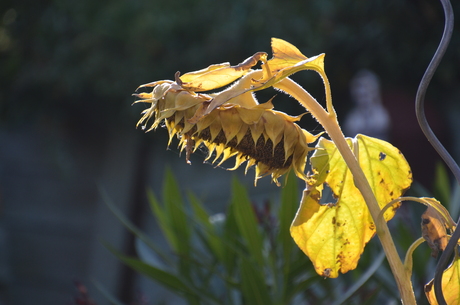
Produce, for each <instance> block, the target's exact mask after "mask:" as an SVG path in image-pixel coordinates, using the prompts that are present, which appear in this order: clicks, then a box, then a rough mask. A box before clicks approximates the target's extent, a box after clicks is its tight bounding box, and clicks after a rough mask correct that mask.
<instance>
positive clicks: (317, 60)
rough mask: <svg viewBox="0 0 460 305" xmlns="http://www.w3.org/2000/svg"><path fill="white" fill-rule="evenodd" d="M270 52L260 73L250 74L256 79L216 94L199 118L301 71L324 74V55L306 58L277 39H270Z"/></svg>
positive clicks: (290, 45)
mask: <svg viewBox="0 0 460 305" xmlns="http://www.w3.org/2000/svg"><path fill="white" fill-rule="evenodd" d="M272 51H273V58H272V59H270V60H269V61H268V62H264V64H263V65H262V73H260V72H259V71H260V70H259V71H257V70H256V71H253V72H251V73H257V74H256V75H257V77H256V76H255V75H253V76H251V78H249V79H241V80H240V81H244V83H245V86H241V85H239V84H238V83H236V84H235V86H234V87H232V88H230V89H227V90H225V91H223V92H222V93H221V94H217V95H216V96H215V97H214V99H213V101H212V102H211V104H210V105H209V107H207V109H205V110H203V111H202V114H201V116H204V115H207V114H209V113H210V112H211V111H212V110H214V109H215V108H216V107H218V106H220V105H222V104H224V103H226V102H228V101H229V100H230V99H233V98H236V97H238V96H240V95H242V94H245V93H247V92H252V91H258V90H262V89H266V88H269V87H271V86H274V85H275V84H276V83H278V82H280V81H282V80H283V79H285V78H286V77H288V76H289V75H291V74H294V73H296V72H299V71H302V70H314V71H317V72H320V73H323V72H324V56H325V54H320V55H318V56H314V57H311V58H308V57H306V56H305V55H303V54H302V53H300V51H299V49H297V48H296V47H295V46H293V45H292V44H290V43H289V42H287V41H284V40H282V39H278V38H272ZM262 59H263V58H262ZM246 61H247V60H246ZM248 80H250V82H248ZM196 119H198V118H196Z"/></svg>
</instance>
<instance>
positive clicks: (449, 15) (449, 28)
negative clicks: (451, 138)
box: [415, 0, 460, 305]
mask: <svg viewBox="0 0 460 305" xmlns="http://www.w3.org/2000/svg"><path fill="white" fill-rule="evenodd" d="M440 1H441V4H442V7H443V9H444V15H445V19H446V20H445V25H444V33H443V35H442V38H441V42H440V43H439V46H438V49H437V50H436V53H435V54H434V55H433V58H432V60H431V62H430V64H429V65H428V68H427V69H426V71H425V74H424V75H423V78H422V80H421V81H420V85H419V87H418V90H417V96H416V98H415V111H416V114H417V120H418V123H419V125H420V128H421V129H422V131H423V133H424V134H425V137H426V138H427V139H428V141H429V142H430V143H431V145H432V146H433V148H434V149H435V150H436V151H437V152H438V154H439V155H440V156H441V158H442V159H443V160H444V162H445V163H446V164H447V166H448V167H449V168H450V170H451V171H452V173H453V174H454V176H455V178H456V179H457V182H458V183H459V184H460V168H459V167H458V165H457V163H456V162H455V161H454V159H453V158H452V156H451V155H450V154H449V153H448V152H447V150H446V149H445V148H444V146H443V145H442V144H441V142H439V140H438V138H437V137H436V136H435V134H434V133H433V131H432V130H431V128H430V125H429V124H428V121H427V119H426V116H425V111H424V101H425V93H426V90H427V88H428V85H429V83H430V81H431V78H432V77H433V75H434V72H435V71H436V69H437V67H438V66H439V63H440V62H441V59H442V57H443V56H444V53H445V52H446V49H447V47H448V45H449V42H450V38H451V36H452V32H453V28H454V13H453V11H452V5H451V4H450V1H449V0H440ZM459 223H460V218H459V220H458V221H457V228H456V229H455V232H454V233H453V234H452V236H451V238H450V240H449V243H448V244H447V247H446V249H445V250H444V251H443V253H442V255H441V257H440V259H439V261H438V265H437V266H436V271H435V276H434V292H435V294H436V300H437V301H438V304H440V305H447V304H446V300H445V299H444V295H443V292H442V287H441V284H442V274H443V272H444V270H445V269H446V267H447V264H448V262H449V258H450V257H451V255H452V253H453V250H454V249H455V247H456V245H457V241H458V239H459V238H460V229H459Z"/></svg>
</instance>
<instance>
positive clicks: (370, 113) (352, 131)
mask: <svg viewBox="0 0 460 305" xmlns="http://www.w3.org/2000/svg"><path fill="white" fill-rule="evenodd" d="M350 93H351V98H352V101H353V102H354V103H355V105H356V106H355V107H354V108H353V109H352V110H351V111H350V112H349V113H348V115H347V117H346V118H345V124H344V125H343V126H344V133H345V135H346V136H353V137H354V136H355V135H356V134H358V133H362V134H365V135H367V136H371V137H375V138H379V139H387V138H388V132H389V127H390V116H389V114H388V111H387V110H386V109H385V107H384V106H383V105H382V101H381V95H380V83H379V79H378V77H377V75H376V74H375V73H373V72H371V71H369V70H361V71H359V72H358V73H357V74H356V75H355V77H353V79H352V80H351V82H350Z"/></svg>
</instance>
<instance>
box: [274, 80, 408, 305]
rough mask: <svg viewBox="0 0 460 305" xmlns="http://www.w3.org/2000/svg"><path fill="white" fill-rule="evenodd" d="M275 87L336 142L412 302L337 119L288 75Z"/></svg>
mask: <svg viewBox="0 0 460 305" xmlns="http://www.w3.org/2000/svg"><path fill="white" fill-rule="evenodd" d="M320 74H321V73H320ZM322 77H323V80H324V79H325V76H324V75H322ZM325 81H327V79H325ZM274 87H276V88H279V89H281V90H283V91H285V92H287V93H289V94H290V95H291V96H292V97H294V98H295V99H296V100H298V101H299V102H300V103H301V104H302V106H304V107H305V108H306V109H307V110H308V111H310V113H311V114H312V115H313V117H315V118H316V120H317V121H318V122H319V123H320V124H321V125H322V126H323V128H324V129H325V130H326V132H327V134H328V135H329V137H330V138H331V140H332V141H333V142H334V143H335V145H336V147H337V149H338V150H339V152H340V154H341V155H342V157H343V159H344V160H345V162H346V164H347V166H348V168H349V169H350V171H351V173H352V175H353V179H354V183H355V185H356V187H357V188H358V189H359V191H360V192H361V194H362V196H363V198H364V200H365V201H366V204H367V206H368V208H369V211H370V213H371V216H372V219H373V221H374V223H375V225H376V231H377V235H378V237H379V239H380V242H381V244H382V247H383V250H384V252H385V255H386V257H387V260H388V263H389V265H390V268H391V271H392V272H393V275H394V277H395V279H396V284H397V286H398V289H399V292H400V294H401V299H402V302H403V304H404V305H415V304H416V300H415V295H414V292H413V289H412V283H411V279H410V277H409V276H407V273H406V272H405V271H404V270H405V269H404V265H403V263H402V261H401V258H400V257H399V255H398V252H397V250H396V246H395V244H394V242H393V239H392V237H391V233H390V230H389V229H388V226H387V224H386V222H385V221H378V217H379V213H380V206H379V204H378V202H377V200H376V198H375V196H374V193H373V192H372V189H371V187H370V185H369V182H368V180H367V178H366V176H365V175H364V172H363V171H362V169H361V167H360V166H359V163H358V160H357V159H356V157H355V155H354V154H353V152H352V150H351V149H350V147H349V146H348V143H347V141H346V140H345V137H344V135H343V133H342V130H341V128H340V126H339V124H338V122H337V117H336V116H335V113H328V112H327V111H326V110H325V109H324V108H323V107H322V106H321V105H320V104H319V103H318V102H317V101H316V100H315V99H314V98H313V97H312V96H311V95H310V94H309V93H308V92H307V91H305V90H304V89H303V88H302V87H300V86H299V85H297V84H296V83H295V82H294V81H292V80H291V79H289V78H286V79H284V80H283V81H281V82H279V83H277V84H276V85H275V86H274ZM329 102H330V101H329ZM328 104H329V103H328Z"/></svg>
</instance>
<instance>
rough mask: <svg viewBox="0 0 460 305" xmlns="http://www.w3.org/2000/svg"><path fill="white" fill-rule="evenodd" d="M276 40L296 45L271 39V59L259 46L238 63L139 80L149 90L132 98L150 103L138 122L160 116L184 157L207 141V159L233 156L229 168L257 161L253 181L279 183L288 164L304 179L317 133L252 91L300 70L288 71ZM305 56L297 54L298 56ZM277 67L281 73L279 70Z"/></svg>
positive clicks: (155, 120) (155, 124)
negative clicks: (258, 65)
mask: <svg viewBox="0 0 460 305" xmlns="http://www.w3.org/2000/svg"><path fill="white" fill-rule="evenodd" d="M280 44H283V46H285V47H286V46H288V47H291V48H295V47H293V46H292V45H289V44H288V43H287V42H284V41H282V40H279V39H276V40H275V39H273V40H272V47H273V50H274V58H273V59H271V60H269V61H267V60H266V57H267V54H266V53H262V52H259V53H256V54H255V55H254V56H252V57H250V58H248V59H246V60H245V61H243V62H242V63H241V64H239V65H237V66H231V65H230V64H228V63H224V64H219V65H211V66H209V67H208V68H206V69H203V70H200V71H196V72H190V73H187V74H184V75H182V76H180V75H179V73H176V75H175V80H174V81H172V80H163V81H157V82H153V83H149V84H145V85H142V86H140V87H139V88H145V87H149V88H153V90H152V91H151V92H145V93H139V94H134V95H135V96H136V97H138V98H139V100H138V101H136V102H135V103H138V102H144V103H150V104H151V105H150V108H148V109H146V110H144V111H143V112H142V114H143V116H142V118H141V119H140V120H139V122H138V124H137V125H138V126H139V125H142V127H143V128H145V129H146V130H147V131H150V130H152V129H155V128H157V127H158V126H159V125H160V124H161V123H162V122H164V125H165V126H166V128H167V129H168V132H169V136H170V140H169V143H168V145H169V144H170V143H171V140H172V139H173V138H174V136H177V137H178V139H179V146H180V149H181V151H183V150H185V152H186V160H187V162H189V161H188V160H189V157H190V154H191V153H192V152H194V151H195V150H196V149H197V148H198V147H199V146H205V147H206V148H207V149H208V155H207V157H206V160H209V159H211V161H212V162H213V163H217V164H218V165H220V164H221V163H223V162H224V161H225V160H227V159H228V158H230V157H233V156H234V157H235V159H236V161H235V165H234V167H233V168H231V169H236V168H238V167H239V166H240V165H241V164H242V163H244V162H247V163H246V171H247V170H248V168H250V167H252V166H255V171H256V176H255V181H257V180H258V179H259V178H261V177H263V176H266V175H271V177H272V180H273V181H274V182H276V183H277V184H278V178H279V177H280V176H282V175H283V174H285V173H287V172H288V171H289V170H291V169H293V170H294V171H295V173H296V175H297V176H298V177H300V178H302V179H306V176H305V173H304V168H305V164H306V158H307V154H308V152H309V151H311V150H312V149H313V148H311V147H309V146H308V144H310V143H312V142H314V141H315V140H316V139H317V137H318V136H319V135H317V136H314V135H312V134H310V133H309V132H307V131H306V130H304V129H302V128H300V127H299V126H298V125H297V124H296V123H295V122H296V121H298V120H299V119H300V116H299V117H292V116H289V115H287V114H285V113H283V112H279V111H276V110H273V104H272V102H271V100H269V101H267V102H265V103H262V104H259V103H258V102H257V101H256V99H255V98H254V95H253V91H256V90H261V89H264V88H267V87H270V86H273V85H274V84H276V83H278V82H281V81H283V79H285V78H286V77H287V76H288V75H289V74H292V73H294V72H296V71H297V70H298V69H296V71H291V72H290V71H286V70H287V69H288V68H289V67H290V66H289V65H287V64H285V66H283V64H280V60H279V59H280V58H279V56H278V57H277V51H278V48H277V47H279V45H280ZM295 50H297V49H295ZM297 51H298V50H297ZM278 53H279V52H278ZM299 54H300V52H299ZM302 56H303V55H302ZM306 59H307V58H306V57H304V58H303V59H302V58H296V61H297V62H300V61H301V60H303V61H305V60H306ZM258 61H262V69H260V70H254V69H252V67H253V66H254V65H255V64H256V63H257V62H258ZM289 64H290V65H292V62H290V63H289ZM289 72H290V73H289ZM281 73H284V74H283V75H281V76H280V74H281ZM231 83H233V85H232V86H230V87H229V88H227V89H225V90H223V91H221V92H219V93H214V94H206V93H203V92H206V91H210V90H215V89H218V88H221V87H223V86H227V85H228V84H231ZM151 120H153V122H152V123H151V125H150V126H148V123H149V121H151Z"/></svg>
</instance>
